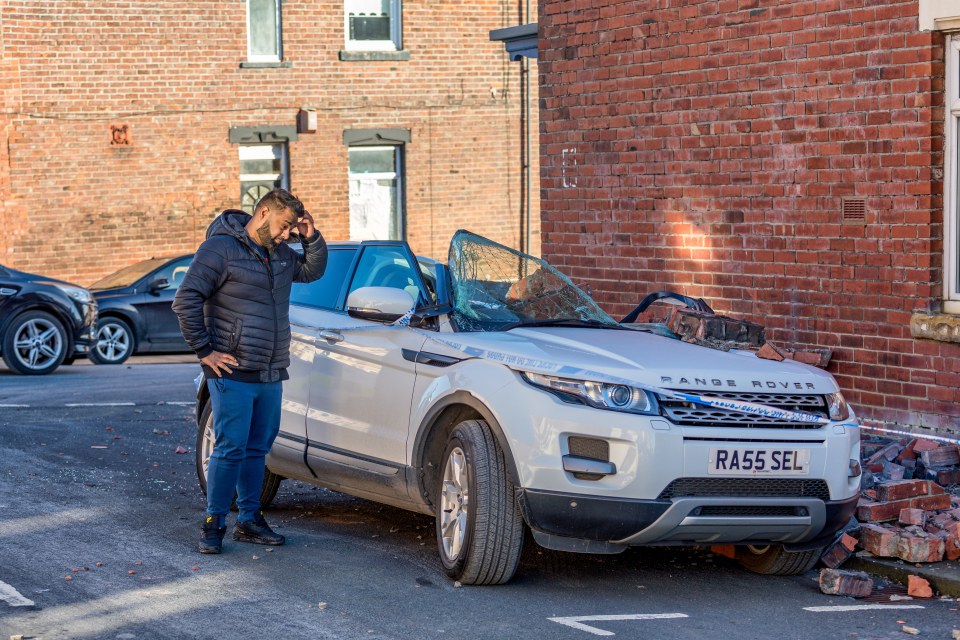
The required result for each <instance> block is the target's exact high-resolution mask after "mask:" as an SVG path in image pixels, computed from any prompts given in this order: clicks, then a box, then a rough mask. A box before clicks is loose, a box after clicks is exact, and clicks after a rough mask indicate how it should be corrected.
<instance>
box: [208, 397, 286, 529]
mask: <svg viewBox="0 0 960 640" xmlns="http://www.w3.org/2000/svg"><path fill="white" fill-rule="evenodd" d="M213 443H214V437H213V405H211V404H210V401H209V400H208V401H207V403H206V404H205V405H203V411H202V412H201V413H200V422H199V424H198V425H197V443H196V445H197V446H196V447H195V448H194V451H195V452H196V459H197V479H198V480H199V481H200V490H201V491H203V495H207V470H208V469H209V467H210V456H211V455H213ZM282 481H283V476H278V475H277V474H275V473H273V472H272V471H270V469H264V472H263V488H262V489H261V490H260V508H261V509H266V508H267V507H268V506H269V505H270V503H271V502H273V499H274V498H275V497H276V496H277V491H278V490H279V489H280V483H281V482H282ZM230 508H231V509H234V510H235V509H236V508H237V496H236V494H234V496H233V503H232V504H231V505H230Z"/></svg>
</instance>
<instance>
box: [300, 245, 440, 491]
mask: <svg viewBox="0 0 960 640" xmlns="http://www.w3.org/2000/svg"><path fill="white" fill-rule="evenodd" d="M368 286H386V287H395V288H399V289H405V290H406V291H407V292H408V293H410V294H411V301H416V300H420V299H426V298H422V297H421V296H423V295H424V294H425V288H424V285H423V280H422V278H421V276H420V273H419V268H418V267H417V262H416V258H415V257H414V255H413V253H412V252H411V251H410V248H409V247H408V246H407V244H406V243H405V242H365V243H362V244H361V245H360V251H359V255H358V256H357V259H356V260H355V261H354V266H353V268H352V270H351V277H350V279H349V286H348V287H347V288H346V290H345V291H344V292H343V293H342V294H341V300H340V309H339V312H338V313H336V314H328V315H326V316H324V317H323V318H322V321H323V325H322V326H320V327H319V332H318V336H317V339H316V351H315V354H314V359H313V374H312V376H311V381H310V409H309V411H308V413H307V434H308V437H309V441H310V448H311V455H316V456H317V457H319V458H322V459H325V460H326V461H331V460H332V461H334V462H337V463H339V464H346V465H351V466H354V467H357V468H361V469H364V470H367V471H373V472H376V473H395V472H396V470H397V469H399V468H400V467H401V466H403V465H406V464H407V460H406V443H407V434H408V429H409V422H410V404H411V398H412V394H413V389H414V383H415V379H416V371H415V367H416V365H415V363H414V362H412V361H410V360H408V359H406V358H404V356H403V351H404V350H412V351H413V352H414V353H416V352H418V351H420V347H421V346H422V345H423V343H424V342H425V338H424V337H423V336H422V335H421V334H419V333H417V332H416V331H413V330H411V329H409V328H407V327H401V326H391V325H388V324H386V323H380V322H373V321H366V320H360V319H357V318H352V317H350V316H349V315H348V314H347V311H346V298H347V296H348V295H349V293H350V292H351V291H354V290H356V289H358V288H360V287H368ZM391 469H392V471H391Z"/></svg>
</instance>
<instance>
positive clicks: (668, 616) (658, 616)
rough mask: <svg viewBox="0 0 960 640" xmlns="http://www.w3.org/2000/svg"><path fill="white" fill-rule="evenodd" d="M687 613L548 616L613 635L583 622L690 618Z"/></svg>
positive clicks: (565, 623) (564, 622) (559, 621)
mask: <svg viewBox="0 0 960 640" xmlns="http://www.w3.org/2000/svg"><path fill="white" fill-rule="evenodd" d="M688 617H689V616H688V615H687V614H685V613H633V614H628V615H622V616H570V617H568V618H547V620H550V621H551V622H556V623H558V624H564V625H566V626H568V627H572V628H574V629H578V630H580V631H586V632H587V633H592V634H593V635H595V636H613V635H616V634H615V633H613V632H612V631H606V630H604V629H598V628H596V627H591V626H590V625H587V624H582V623H583V622H611V621H616V620H669V619H671V618H688Z"/></svg>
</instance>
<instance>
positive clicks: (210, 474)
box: [207, 378, 283, 521]
mask: <svg viewBox="0 0 960 640" xmlns="http://www.w3.org/2000/svg"><path fill="white" fill-rule="evenodd" d="M207 388H208V389H209V390H210V403H211V404H212V409H213V435H214V445H213V454H212V455H211V456H210V466H209V467H208V469H207V513H208V514H209V515H211V516H215V517H216V516H226V515H227V513H228V512H229V511H230V503H231V502H232V501H233V493H234V491H236V492H237V507H239V509H240V514H239V516H238V518H237V519H238V520H240V521H244V520H254V519H255V518H256V516H257V514H258V513H259V512H260V491H261V488H262V487H263V475H264V458H265V457H266V455H267V452H268V451H270V447H271V446H273V441H274V440H275V439H276V437H277V433H278V432H279V431H280V398H281V393H282V390H283V386H282V383H281V382H237V381H235V380H227V379H226V378H212V379H209V380H207Z"/></svg>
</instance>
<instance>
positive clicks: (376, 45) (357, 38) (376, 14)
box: [344, 0, 403, 51]
mask: <svg viewBox="0 0 960 640" xmlns="http://www.w3.org/2000/svg"><path fill="white" fill-rule="evenodd" d="M400 7H401V0H344V19H345V26H346V49H347V50H350V51H400V50H401V49H402V48H403V46H402V42H401V38H400V34H401V30H400Z"/></svg>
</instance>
